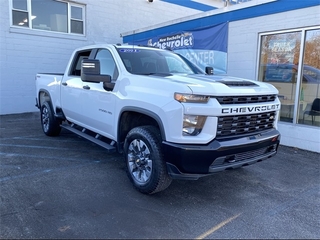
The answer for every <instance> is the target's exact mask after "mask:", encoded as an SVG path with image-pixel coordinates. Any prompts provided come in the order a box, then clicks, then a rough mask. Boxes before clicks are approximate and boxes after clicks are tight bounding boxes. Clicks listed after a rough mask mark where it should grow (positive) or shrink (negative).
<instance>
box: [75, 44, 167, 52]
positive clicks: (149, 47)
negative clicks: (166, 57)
mask: <svg viewBox="0 0 320 240" xmlns="http://www.w3.org/2000/svg"><path fill="white" fill-rule="evenodd" d="M107 47H115V48H125V49H131V48H137V49H154V50H158V51H167V50H163V49H160V48H156V47H152V46H142V45H128V44H120V43H117V44H110V43H100V44H93V45H88V46H83V47H80V48H77V49H76V51H79V50H85V49H93V48H107Z"/></svg>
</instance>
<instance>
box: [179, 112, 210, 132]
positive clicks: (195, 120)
mask: <svg viewBox="0 0 320 240" xmlns="http://www.w3.org/2000/svg"><path fill="white" fill-rule="evenodd" d="M206 119H207V117H206V116H196V115H184V117H183V128H182V134H183V135H184V136H196V135H198V134H199V133H201V130H202V128H203V125H204V123H205V121H206Z"/></svg>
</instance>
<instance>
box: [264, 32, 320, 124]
mask: <svg viewBox="0 0 320 240" xmlns="http://www.w3.org/2000/svg"><path fill="white" fill-rule="evenodd" d="M260 43H261V44H260V62H259V72H258V79H259V80H260V81H263V82H268V83H271V84H273V85H274V86H275V87H276V88H277V89H278V90H279V98H280V101H281V111H280V121H285V122H291V123H297V124H306V125H312V126H320V89H319V85H320V55H319V49H320V29H318V28H316V29H300V30H298V31H291V32H280V33H274V34H263V35H261V39H260Z"/></svg>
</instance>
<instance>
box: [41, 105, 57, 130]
mask: <svg viewBox="0 0 320 240" xmlns="http://www.w3.org/2000/svg"><path fill="white" fill-rule="evenodd" d="M40 118H41V126H42V130H43V132H44V133H45V134H46V135H47V136H58V135H59V134H60V131H61V127H60V122H61V121H59V120H58V119H57V118H56V117H55V116H54V112H53V110H52V107H51V104H50V103H49V102H44V103H43V104H42V106H41V112H40Z"/></svg>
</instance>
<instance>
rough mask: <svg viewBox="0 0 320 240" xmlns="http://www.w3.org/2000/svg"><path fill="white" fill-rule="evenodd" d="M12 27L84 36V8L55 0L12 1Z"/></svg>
mask: <svg viewBox="0 0 320 240" xmlns="http://www.w3.org/2000/svg"><path fill="white" fill-rule="evenodd" d="M12 25H13V26H19V27H25V28H31V29H38V30H46V31H53V32H62V33H73V34H81V35H83V34H84V6H83V5H79V4H74V3H69V2H62V1H55V0H41V1H39V0H12Z"/></svg>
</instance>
